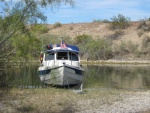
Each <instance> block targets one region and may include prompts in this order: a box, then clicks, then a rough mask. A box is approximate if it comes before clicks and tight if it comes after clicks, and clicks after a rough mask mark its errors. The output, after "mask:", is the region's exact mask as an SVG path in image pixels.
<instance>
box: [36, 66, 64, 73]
mask: <svg viewBox="0 0 150 113" xmlns="http://www.w3.org/2000/svg"><path fill="white" fill-rule="evenodd" d="M60 67H62V66H59V67H55V68H51V69H45V70H38V74H39V75H46V74H49V73H50V72H51V71H52V70H54V69H58V68H60Z"/></svg>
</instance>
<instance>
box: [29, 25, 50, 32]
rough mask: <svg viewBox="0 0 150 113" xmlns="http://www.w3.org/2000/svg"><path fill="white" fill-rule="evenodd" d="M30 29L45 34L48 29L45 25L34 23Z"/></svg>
mask: <svg viewBox="0 0 150 113" xmlns="http://www.w3.org/2000/svg"><path fill="white" fill-rule="evenodd" d="M31 30H32V31H33V32H36V33H38V34H45V33H47V32H48V31H49V28H48V27H47V26H46V25H42V24H36V25H32V26H31Z"/></svg>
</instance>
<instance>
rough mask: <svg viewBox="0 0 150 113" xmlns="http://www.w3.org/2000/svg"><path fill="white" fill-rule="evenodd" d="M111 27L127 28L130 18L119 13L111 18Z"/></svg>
mask: <svg viewBox="0 0 150 113" xmlns="http://www.w3.org/2000/svg"><path fill="white" fill-rule="evenodd" d="M111 20H112V22H111V27H110V28H111V29H125V28H127V27H128V26H129V25H130V24H129V22H130V18H128V17H125V16H123V15H121V14H118V16H114V17H112V18H111Z"/></svg>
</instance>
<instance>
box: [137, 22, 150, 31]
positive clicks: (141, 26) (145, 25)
mask: <svg viewBox="0 0 150 113" xmlns="http://www.w3.org/2000/svg"><path fill="white" fill-rule="evenodd" d="M137 29H142V30H143V31H149V30H150V21H149V20H141V21H140V23H139V25H138V26H137Z"/></svg>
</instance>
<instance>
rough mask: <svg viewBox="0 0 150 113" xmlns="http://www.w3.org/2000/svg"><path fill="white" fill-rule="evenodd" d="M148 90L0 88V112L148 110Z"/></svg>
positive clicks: (115, 111) (55, 112)
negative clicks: (82, 90) (80, 92)
mask: <svg viewBox="0 0 150 113" xmlns="http://www.w3.org/2000/svg"><path fill="white" fill-rule="evenodd" d="M149 94H150V91H142V90H140V91H131V90H115V89H111V90H110V89H105V90H102V89H101V90H88V89H85V90H84V93H83V94H76V93H74V92H73V90H70V89H58V88H53V87H48V88H36V89H23V90H20V89H14V88H13V89H8V90H0V112H11V113H20V112H29V113H41V112H42V113H75V112H79V113H80V112H89V113H91V112H108V113H109V112H112V113H113V112H114V113H117V112H118V113H119V112H141V111H147V110H148V109H150V106H149V103H150V97H149Z"/></svg>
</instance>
